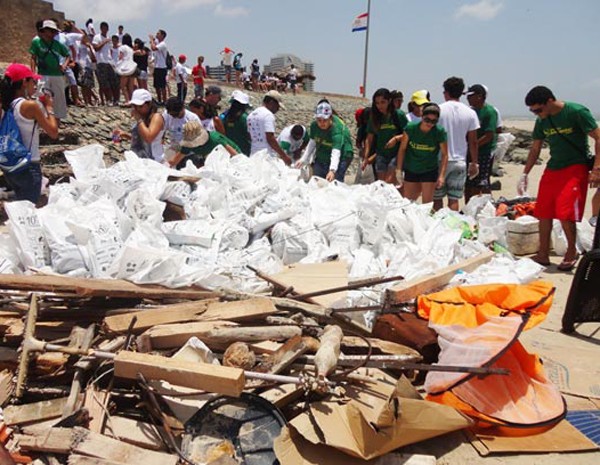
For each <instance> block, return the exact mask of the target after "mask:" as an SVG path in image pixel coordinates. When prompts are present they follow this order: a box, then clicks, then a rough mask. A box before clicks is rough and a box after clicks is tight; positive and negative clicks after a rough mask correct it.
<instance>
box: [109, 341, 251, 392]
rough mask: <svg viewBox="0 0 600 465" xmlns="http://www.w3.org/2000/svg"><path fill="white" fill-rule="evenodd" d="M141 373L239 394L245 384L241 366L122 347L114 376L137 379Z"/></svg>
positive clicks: (165, 379)
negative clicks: (192, 359) (139, 351)
mask: <svg viewBox="0 0 600 465" xmlns="http://www.w3.org/2000/svg"><path fill="white" fill-rule="evenodd" d="M138 373H142V374H143V375H144V377H146V378H147V379H149V380H151V379H156V380H163V381H168V382H169V383H172V384H176V385H178V386H184V387H190V388H196V389H201V390H203V391H208V392H217V393H219V394H226V395H230V396H236V397H237V396H239V395H240V394H241V393H242V391H243V389H244V384H245V376H244V372H243V370H240V369H239V368H231V367H223V366H219V365H210V364H207V363H196V362H188V361H185V360H176V359H172V358H167V357H161V356H160V355H150V354H141V353H136V352H128V351H121V352H119V353H118V354H117V356H116V358H115V376H117V377H120V378H126V379H136V377H137V374H138Z"/></svg>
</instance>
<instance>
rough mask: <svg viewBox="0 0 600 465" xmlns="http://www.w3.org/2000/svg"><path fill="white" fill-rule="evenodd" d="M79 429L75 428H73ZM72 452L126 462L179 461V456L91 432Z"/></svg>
mask: <svg viewBox="0 0 600 465" xmlns="http://www.w3.org/2000/svg"><path fill="white" fill-rule="evenodd" d="M81 429H82V428H75V430H81ZM84 431H85V430H84ZM73 452H74V453H77V454H82V455H89V456H91V457H98V458H102V459H106V460H112V461H114V462H123V463H126V464H134V463H135V464H143V465H176V464H177V462H178V461H179V457H177V456H176V455H171V454H166V453H164V452H157V451H152V450H147V449H143V448H141V447H138V446H134V445H132V444H127V443H125V442H122V441H119V440H117V439H114V438H109V437H108V436H104V435H102V434H98V433H91V432H90V433H89V434H88V435H86V436H85V437H84V439H83V440H82V441H80V442H79V443H77V444H75V445H74V446H73Z"/></svg>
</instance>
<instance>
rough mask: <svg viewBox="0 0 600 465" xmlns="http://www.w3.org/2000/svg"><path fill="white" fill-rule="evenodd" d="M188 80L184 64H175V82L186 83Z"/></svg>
mask: <svg viewBox="0 0 600 465" xmlns="http://www.w3.org/2000/svg"><path fill="white" fill-rule="evenodd" d="M187 78H188V69H187V68H186V66H185V65H184V64H181V63H177V64H176V65H175V82H176V83H178V84H179V83H180V82H186V81H187Z"/></svg>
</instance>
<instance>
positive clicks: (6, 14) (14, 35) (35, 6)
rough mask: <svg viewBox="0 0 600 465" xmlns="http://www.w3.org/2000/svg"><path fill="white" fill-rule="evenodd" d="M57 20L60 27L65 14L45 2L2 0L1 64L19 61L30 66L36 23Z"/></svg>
mask: <svg viewBox="0 0 600 465" xmlns="http://www.w3.org/2000/svg"><path fill="white" fill-rule="evenodd" d="M48 18H55V19H57V20H58V21H59V27H60V26H61V25H62V21H64V19H65V14H64V13H62V12H60V11H55V10H54V5H53V4H52V2H47V1H44V0H0V37H1V39H2V40H1V42H2V46H1V47H0V62H3V63H12V62H13V61H18V62H21V63H25V64H27V65H29V63H30V58H29V53H28V52H27V50H29V44H30V43H31V39H32V38H33V37H34V36H35V34H36V31H35V22H36V21H38V20H40V19H48Z"/></svg>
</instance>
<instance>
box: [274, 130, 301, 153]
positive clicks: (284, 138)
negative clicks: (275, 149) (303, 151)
mask: <svg viewBox="0 0 600 465" xmlns="http://www.w3.org/2000/svg"><path fill="white" fill-rule="evenodd" d="M294 126H295V124H290V125H289V126H286V127H285V128H283V130H282V131H281V132H280V133H279V136H277V142H279V145H281V143H282V142H287V143H288V144H290V148H289V149H284V151H285V152H286V153H287V154H288V155H289V156H293V154H294V152H295V151H296V150H298V149H299V148H300V147H302V144H303V143H304V139H305V136H306V128H304V126H302V127H303V128H304V136H303V137H301V138H300V140H296V139H294V138H293V137H292V128H293V127H294ZM282 148H283V146H282Z"/></svg>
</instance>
